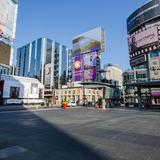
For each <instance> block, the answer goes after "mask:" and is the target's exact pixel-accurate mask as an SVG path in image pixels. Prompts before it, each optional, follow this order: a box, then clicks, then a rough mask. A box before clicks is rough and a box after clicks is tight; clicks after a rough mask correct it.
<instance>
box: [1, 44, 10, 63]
mask: <svg viewBox="0 0 160 160" xmlns="http://www.w3.org/2000/svg"><path fill="white" fill-rule="evenodd" d="M10 57H11V46H10V45H7V44H4V43H3V42H0V63H2V64H5V65H10Z"/></svg>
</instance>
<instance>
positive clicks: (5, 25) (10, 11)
mask: <svg viewBox="0 0 160 160" xmlns="http://www.w3.org/2000/svg"><path fill="white" fill-rule="evenodd" d="M17 3H18V1H16V0H0V35H2V36H4V37H7V38H9V39H14V38H15V28H16V18H17V6H18V5H17Z"/></svg>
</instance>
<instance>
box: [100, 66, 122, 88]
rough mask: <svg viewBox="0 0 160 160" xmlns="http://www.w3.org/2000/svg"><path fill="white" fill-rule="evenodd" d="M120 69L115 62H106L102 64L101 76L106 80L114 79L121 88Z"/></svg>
mask: <svg viewBox="0 0 160 160" xmlns="http://www.w3.org/2000/svg"><path fill="white" fill-rule="evenodd" d="M122 73H123V72H122V70H121V69H120V68H119V67H118V65H116V64H106V65H104V72H103V78H104V79H107V80H114V81H117V82H118V85H119V86H120V87H121V88H122V86H123V76H122Z"/></svg>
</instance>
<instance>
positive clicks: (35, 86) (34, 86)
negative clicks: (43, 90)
mask: <svg viewBox="0 0 160 160" xmlns="http://www.w3.org/2000/svg"><path fill="white" fill-rule="evenodd" d="M31 94H38V84H36V83H32V84H31Z"/></svg>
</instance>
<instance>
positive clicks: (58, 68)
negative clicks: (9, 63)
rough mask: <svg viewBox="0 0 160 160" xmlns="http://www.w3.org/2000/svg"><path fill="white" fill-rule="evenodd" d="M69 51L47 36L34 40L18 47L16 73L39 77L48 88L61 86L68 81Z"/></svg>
mask: <svg viewBox="0 0 160 160" xmlns="http://www.w3.org/2000/svg"><path fill="white" fill-rule="evenodd" d="M69 51H70V50H69V49H68V48H67V47H65V46H63V45H60V44H59V43H57V42H54V41H52V40H50V39H47V38H40V39H38V40H36V41H33V42H32V43H29V44H27V45H26V46H23V47H21V48H18V49H17V63H16V74H17V75H19V76H25V77H32V78H37V79H38V80H40V81H41V82H42V83H44V84H45V86H46V88H54V87H55V88H59V87H61V85H62V84H66V83H67V79H68V65H70V64H68V56H69V53H70V52H69ZM70 68H71V66H70Z"/></svg>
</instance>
